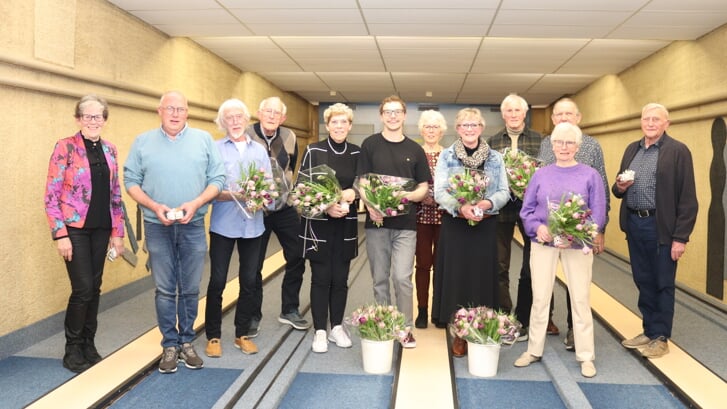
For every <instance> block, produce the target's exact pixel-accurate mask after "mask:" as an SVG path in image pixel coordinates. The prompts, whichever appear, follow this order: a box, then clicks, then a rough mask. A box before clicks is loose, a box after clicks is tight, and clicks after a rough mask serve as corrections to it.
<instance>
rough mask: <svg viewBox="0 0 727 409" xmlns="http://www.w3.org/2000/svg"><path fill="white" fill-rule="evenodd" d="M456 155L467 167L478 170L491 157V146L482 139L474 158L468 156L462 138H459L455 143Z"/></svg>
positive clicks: (473, 155)
mask: <svg viewBox="0 0 727 409" xmlns="http://www.w3.org/2000/svg"><path fill="white" fill-rule="evenodd" d="M454 154H455V156H457V159H459V160H460V161H461V162H462V163H463V164H464V165H465V167H468V168H470V169H478V168H479V167H480V166H482V164H483V163H484V162H485V161H486V160H487V157H488V156H490V145H488V144H487V142H485V140H484V139H482V138H480V139H479V141H478V144H477V150H475V152H474V153H473V154H472V156H468V155H467V151H466V150H465V147H464V144H463V143H462V138H457V140H456V141H455V142H454Z"/></svg>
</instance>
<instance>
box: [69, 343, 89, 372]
mask: <svg viewBox="0 0 727 409" xmlns="http://www.w3.org/2000/svg"><path fill="white" fill-rule="evenodd" d="M82 348H83V344H66V354H65V355H64V356H63V367H64V368H66V369H68V370H69V371H71V372H76V373H80V372H83V371H85V370H86V369H88V368H90V367H91V364H90V363H89V362H88V361H87V360H86V358H85V357H84V356H83V350H82Z"/></svg>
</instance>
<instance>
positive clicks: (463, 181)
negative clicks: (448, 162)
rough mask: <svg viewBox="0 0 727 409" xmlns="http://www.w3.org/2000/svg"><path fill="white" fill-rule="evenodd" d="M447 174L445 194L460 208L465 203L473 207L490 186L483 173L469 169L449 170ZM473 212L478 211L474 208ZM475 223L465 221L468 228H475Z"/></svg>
mask: <svg viewBox="0 0 727 409" xmlns="http://www.w3.org/2000/svg"><path fill="white" fill-rule="evenodd" d="M449 174H450V176H449V178H448V179H447V181H448V184H449V185H448V186H447V193H448V194H450V195H451V196H452V197H454V198H455V199H456V200H457V202H458V203H459V205H460V206H462V205H464V204H467V203H469V204H471V205H475V204H477V202H479V201H480V200H482V199H484V197H485V192H486V190H487V185H489V184H490V178H489V177H487V175H485V172H483V171H481V170H477V169H470V168H451V169H450V170H449ZM475 211H480V209H479V208H475ZM480 216H481V214H480ZM477 223H478V222H476V221H474V220H467V224H469V225H470V226H475V225H477Z"/></svg>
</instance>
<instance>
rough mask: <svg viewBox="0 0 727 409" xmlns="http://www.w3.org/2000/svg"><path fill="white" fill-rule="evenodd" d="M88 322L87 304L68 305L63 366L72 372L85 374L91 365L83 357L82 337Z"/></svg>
mask: <svg viewBox="0 0 727 409" xmlns="http://www.w3.org/2000/svg"><path fill="white" fill-rule="evenodd" d="M85 322H86V305H85V304H68V308H67V309H66V321H65V329H66V354H65V355H64V356H63V366H64V367H65V368H66V369H68V370H69V371H72V372H76V373H78V372H83V371H85V370H86V369H88V368H89V367H90V366H91V364H90V363H89V362H88V361H87V360H86V358H85V357H84V356H83V345H84V339H83V336H82V335H81V334H82V332H83V326H84V324H85Z"/></svg>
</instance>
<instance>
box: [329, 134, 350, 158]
mask: <svg viewBox="0 0 727 409" xmlns="http://www.w3.org/2000/svg"><path fill="white" fill-rule="evenodd" d="M328 147H329V148H331V150H332V151H333V153H335V154H336V155H343V154H344V153H346V149H348V142H344V143H343V150H342V151H341V152H339V151H337V150H335V149H333V145H331V138H328Z"/></svg>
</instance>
